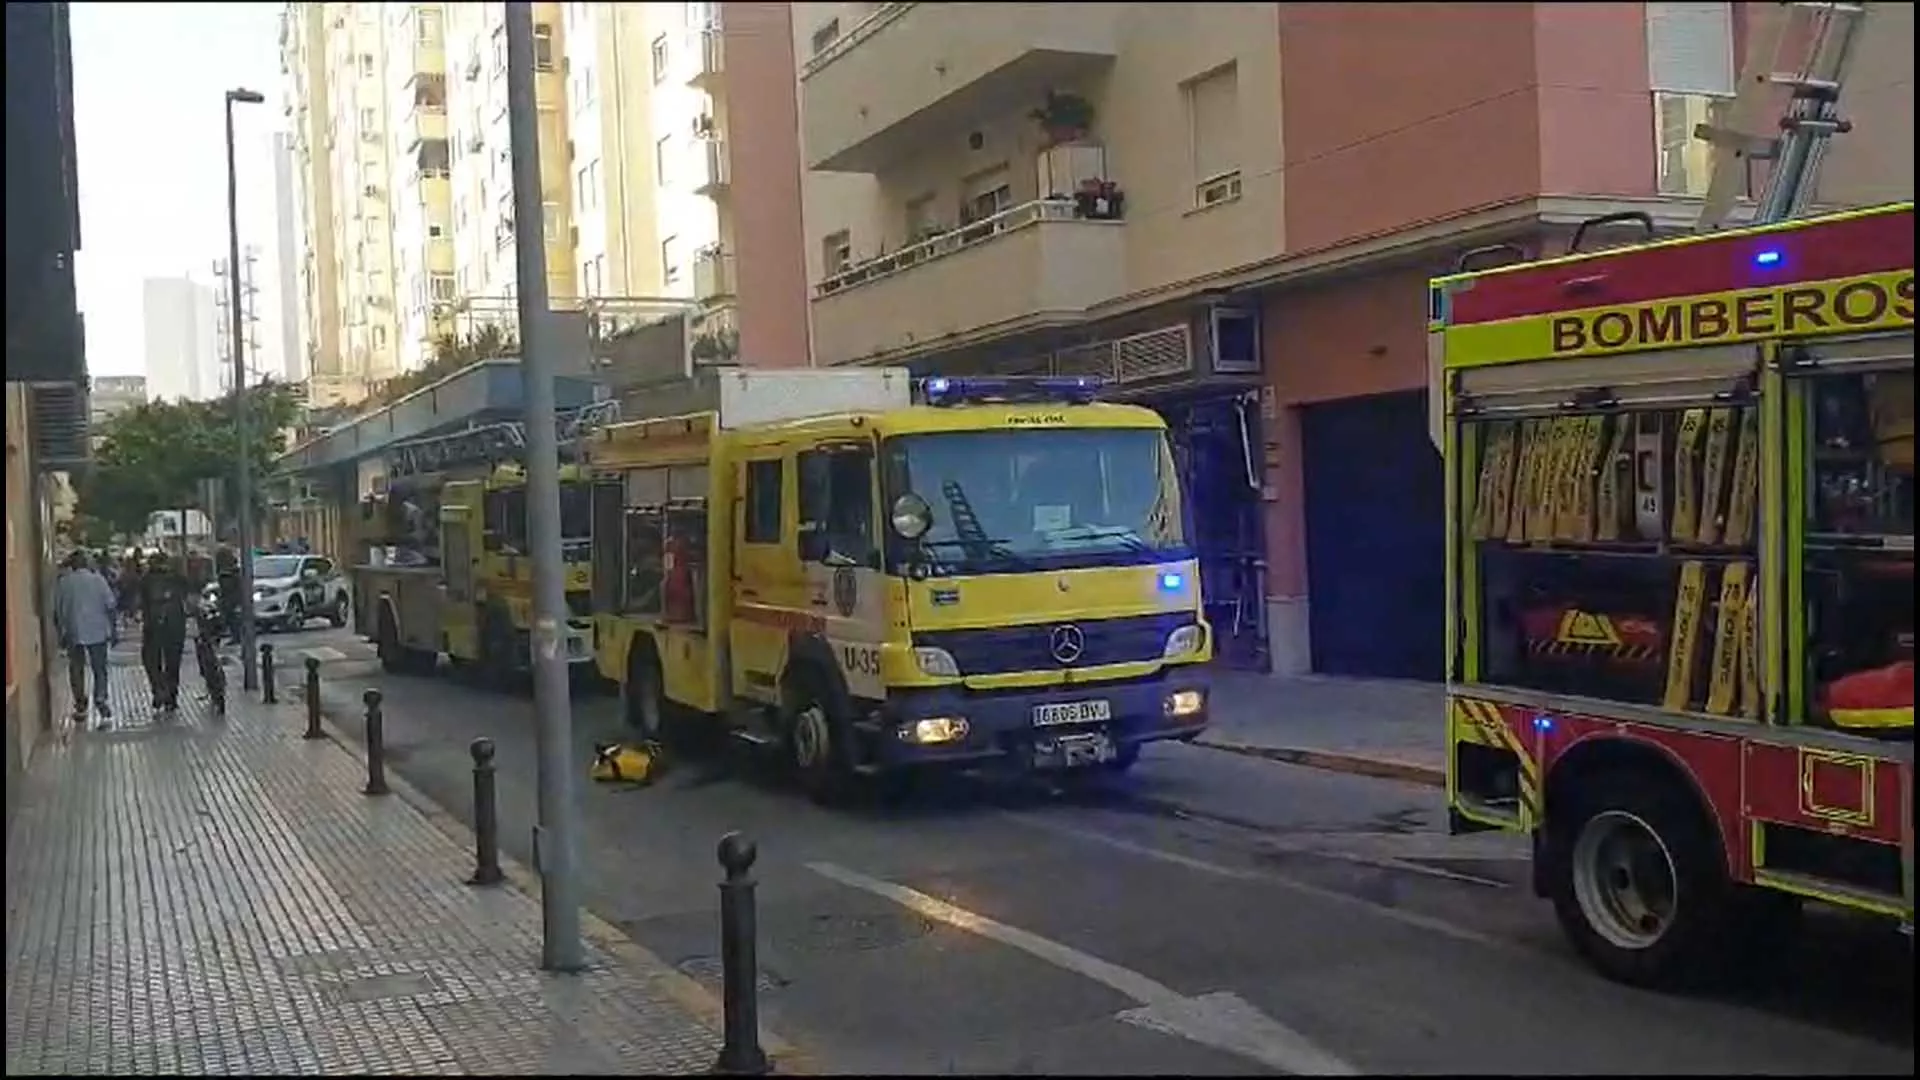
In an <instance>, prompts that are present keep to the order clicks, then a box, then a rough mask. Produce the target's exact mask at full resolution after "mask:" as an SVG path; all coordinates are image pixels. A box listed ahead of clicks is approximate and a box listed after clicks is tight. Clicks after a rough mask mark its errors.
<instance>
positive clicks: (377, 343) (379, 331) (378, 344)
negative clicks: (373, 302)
mask: <svg viewBox="0 0 1920 1080" xmlns="http://www.w3.org/2000/svg"><path fill="white" fill-rule="evenodd" d="M373 347H374V348H376V349H384V348H386V347H387V328H386V327H384V326H376V327H374V328H373Z"/></svg>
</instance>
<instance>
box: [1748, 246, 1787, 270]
mask: <svg viewBox="0 0 1920 1080" xmlns="http://www.w3.org/2000/svg"><path fill="white" fill-rule="evenodd" d="M1785 258H1786V256H1784V255H1782V254H1781V253H1780V249H1779V248H1767V249H1766V250H1765V251H1760V252H1756V253H1755V254H1754V256H1753V265H1755V266H1762V267H1774V266H1779V265H1780V263H1781V261H1782V260H1784V259H1785Z"/></svg>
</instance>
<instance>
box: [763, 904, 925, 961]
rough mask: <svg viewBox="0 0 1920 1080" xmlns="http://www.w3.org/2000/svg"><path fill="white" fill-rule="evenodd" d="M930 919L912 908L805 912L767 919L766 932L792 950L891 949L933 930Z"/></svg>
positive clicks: (860, 950) (817, 951)
mask: <svg viewBox="0 0 1920 1080" xmlns="http://www.w3.org/2000/svg"><path fill="white" fill-rule="evenodd" d="M934 929H935V924H934V922H933V920H931V919H928V918H926V917H924V916H921V915H917V914H914V913H912V912H905V911H903V912H899V913H895V912H870V913H862V914H853V913H849V912H807V913H797V914H791V915H780V916H776V917H774V918H772V919H769V920H767V936H768V938H769V939H770V940H771V941H773V942H774V943H776V944H778V946H779V947H780V948H782V949H786V950H790V951H793V952H812V953H852V952H874V951H877V950H880V949H891V948H894V947H896V946H899V945H905V944H907V943H908V942H910V941H918V940H920V939H921V938H924V937H927V936H928V935H930V934H932V933H933V932H934Z"/></svg>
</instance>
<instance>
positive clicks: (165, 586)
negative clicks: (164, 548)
mask: <svg viewBox="0 0 1920 1080" xmlns="http://www.w3.org/2000/svg"><path fill="white" fill-rule="evenodd" d="M190 595H191V590H190V589H189V587H188V586H187V580H186V578H185V577H183V576H181V574H180V571H179V570H178V569H177V568H175V567H174V565H173V563H172V560H170V559H168V558H167V557H166V556H165V555H164V554H158V553H156V554H155V555H154V556H153V558H152V559H150V560H148V562H147V572H146V575H145V576H144V577H143V578H142V579H141V582H140V624H141V637H140V662H141V665H142V666H144V667H145V668H146V669H147V684H148V685H149V686H150V687H151V688H152V690H153V707H154V708H156V709H161V710H166V711H172V710H174V709H178V708H179V707H180V657H181V654H182V653H183V652H185V651H186V647H187V605H188V603H189V599H188V598H189V596H190Z"/></svg>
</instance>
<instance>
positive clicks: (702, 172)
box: [693, 139, 732, 198]
mask: <svg viewBox="0 0 1920 1080" xmlns="http://www.w3.org/2000/svg"><path fill="white" fill-rule="evenodd" d="M730 173H731V170H730V169H729V168H728V163H727V144H726V141H725V140H724V139H695V140H693V193H694V194H695V195H705V196H707V197H708V198H712V197H713V196H715V195H718V194H720V192H722V191H724V190H725V189H726V187H727V185H728V184H729V183H731V182H732V176H731V175H730Z"/></svg>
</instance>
